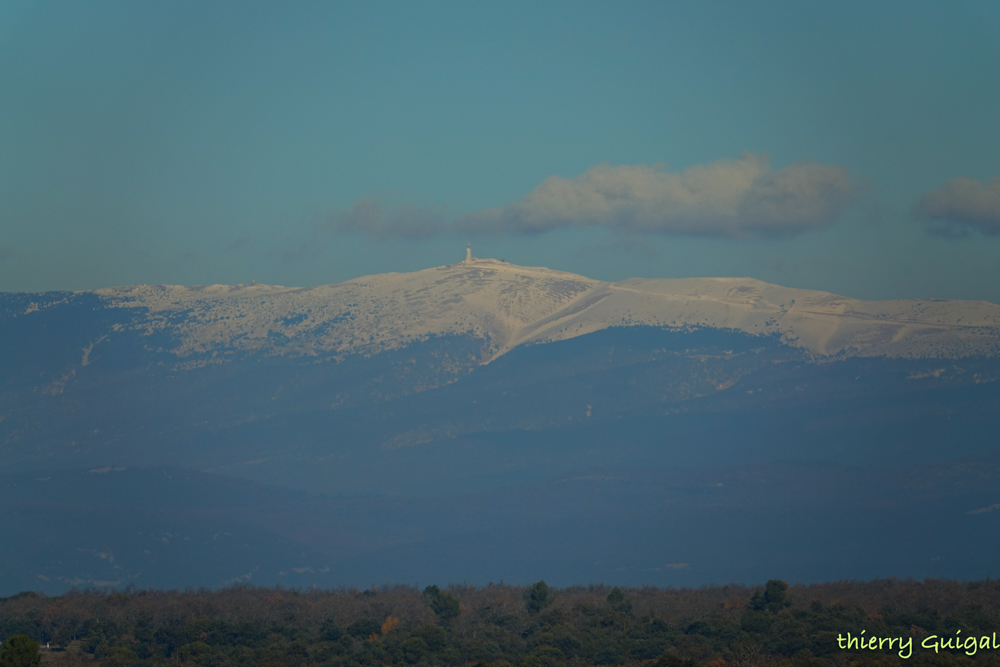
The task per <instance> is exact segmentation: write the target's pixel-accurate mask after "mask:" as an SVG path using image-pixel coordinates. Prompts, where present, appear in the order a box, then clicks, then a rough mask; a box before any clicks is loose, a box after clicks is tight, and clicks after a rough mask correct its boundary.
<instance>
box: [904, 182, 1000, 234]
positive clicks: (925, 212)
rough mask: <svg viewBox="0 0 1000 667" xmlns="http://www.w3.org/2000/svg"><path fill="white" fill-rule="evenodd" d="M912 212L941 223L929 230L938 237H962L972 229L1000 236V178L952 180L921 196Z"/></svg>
mask: <svg viewBox="0 0 1000 667" xmlns="http://www.w3.org/2000/svg"><path fill="white" fill-rule="evenodd" d="M913 211H914V214H915V215H916V216H917V217H920V218H924V219H927V220H933V221H935V222H936V223H938V224H936V225H935V226H933V227H931V228H930V231H931V232H933V233H936V234H942V235H946V236H962V235H964V234H966V233H968V231H969V230H970V229H978V230H979V231H981V232H982V233H983V234H987V235H990V236H992V235H995V234H1000V178H994V179H991V180H988V181H978V180H976V179H974V178H965V177H962V178H953V179H951V180H950V181H948V182H947V183H945V184H944V187H942V188H940V189H938V190H932V191H930V192H928V193H927V194H925V195H924V196H923V197H921V198H920V201H918V202H917V203H916V205H915V206H914V207H913Z"/></svg>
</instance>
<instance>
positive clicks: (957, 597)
mask: <svg viewBox="0 0 1000 667" xmlns="http://www.w3.org/2000/svg"><path fill="white" fill-rule="evenodd" d="M994 632H997V633H1000V582H995V581H979V582H956V581H945V580H925V581H922V582H918V581H909V580H905V581H904V580H897V579H884V580H876V581H870V582H835V583H827V584H816V585H809V586H788V585H787V584H786V583H784V582H782V581H780V580H777V579H775V580H771V581H769V582H767V584H766V585H764V586H757V587H752V586H708V587H703V588H698V589H659V588H653V587H643V588H617V587H615V588H612V587H608V586H603V585H593V586H586V587H583V586H572V587H568V588H563V589H554V588H551V587H549V586H548V585H546V584H545V582H544V581H540V582H537V583H535V584H533V585H531V586H511V585H505V584H499V585H497V584H490V585H488V586H483V587H474V586H455V585H452V586H448V587H445V588H441V587H439V586H428V587H426V588H424V589H423V590H421V589H419V588H416V587H412V586H401V585H396V586H383V587H380V588H377V587H372V588H370V589H367V590H357V589H346V588H345V589H339V590H319V589H310V590H297V589H283V588H257V587H253V586H243V585H241V586H233V587H230V588H224V589H220V590H205V589H201V590H187V591H156V590H136V589H134V588H129V589H125V590H72V591H70V592H68V593H66V594H64V595H61V596H45V595H40V594H36V593H27V592H26V593H19V594H17V595H14V596H11V597H8V598H0V640H2V641H3V642H4V643H3V647H4V648H2V649H0V667H36V665H37V663H30V662H24V660H28V659H29V658H28V657H26V656H29V657H31V659H32V660H33V659H34V658H33V656H35V655H36V653H37V646H38V644H39V643H41V644H42V645H45V644H48V645H50V646H52V647H57V648H60V649H62V648H65V649H66V650H57V651H43V654H44V657H45V662H46V664H48V663H52V667H83V666H84V665H89V666H90V667H159V666H163V667H167V666H170V667H180V666H191V667H353V666H355V665H359V666H360V665H364V666H366V667H367V666H376V665H418V666H423V665H427V666H434V667H450V666H456V667H457V666H469V667H477V666H478V667H508V666H512V665H518V666H520V665H525V666H527V667H570V666H576V665H581V666H582V665H616V666H617V665H630V666H639V665H644V666H647V667H762V666H764V665H771V666H773V667H846V666H850V665H857V666H859V667H888V665H890V664H891V665H900V664H903V663H914V664H916V663H919V664H920V665H922V666H926V667H947V665H966V664H968V665H971V664H972V663H976V664H979V665H988V667H1000V650H993V649H984V650H982V651H978V652H976V653H975V654H974V655H967V653H968V651H963V650H961V649H960V648H958V649H956V648H944V649H939V650H937V651H932V650H930V649H923V648H921V647H920V644H921V641H922V640H923V639H925V638H933V637H955V636H959V637H973V636H975V637H981V636H987V635H991V634H992V633H994ZM846 633H851V635H852V636H854V637H858V636H862V637H868V638H872V637H876V638H877V637H913V638H915V640H916V641H915V642H914V644H915V650H914V651H913V655H912V656H911V657H908V658H906V659H904V658H901V657H900V656H899V655H898V651H895V650H893V649H891V648H889V649H885V650H879V649H875V650H844V649H843V648H842V646H843V642H842V641H841V642H840V643H839V644H838V637H840V638H843V636H844V635H845V634H846ZM997 638H998V639H1000V635H998V637H997ZM928 641H929V640H928ZM938 643H939V644H940V642H938ZM8 645H9V646H11V647H13V648H9V647H8ZM29 645H30V646H31V647H35V648H32V649H31V650H29V649H27V648H25V647H26V646H29ZM864 645H865V644H862V646H864ZM927 645H928V646H930V645H931V644H930V643H928V644H927ZM33 651H34V652H33Z"/></svg>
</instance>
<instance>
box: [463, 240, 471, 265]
mask: <svg viewBox="0 0 1000 667" xmlns="http://www.w3.org/2000/svg"><path fill="white" fill-rule="evenodd" d="M465 261H466V262H472V244H471V243H470V244H469V245H468V246H467V247H466V248H465Z"/></svg>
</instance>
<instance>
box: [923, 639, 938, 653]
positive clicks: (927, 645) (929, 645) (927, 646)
mask: <svg viewBox="0 0 1000 667" xmlns="http://www.w3.org/2000/svg"><path fill="white" fill-rule="evenodd" d="M932 639H937V635H930V636H929V637H925V638H924V641H922V642H920V646H922V647H923V648H932V649H934V652H935V653H937V652H938V646H939V644H938V643H937V642H931V643H930V644H928V643H927V642H930V641H931V640H932Z"/></svg>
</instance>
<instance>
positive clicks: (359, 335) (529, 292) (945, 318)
mask: <svg viewBox="0 0 1000 667" xmlns="http://www.w3.org/2000/svg"><path fill="white" fill-rule="evenodd" d="M73 294H75V295H83V294H91V295H95V296H96V297H98V298H99V299H100V300H101V302H102V303H103V304H104V305H105V307H109V308H119V309H134V311H135V313H136V314H135V316H134V317H132V318H131V321H130V322H128V323H121V322H119V323H116V325H115V327H117V328H115V329H114V331H120V330H122V329H132V330H133V331H136V332H137V333H140V334H141V335H146V336H148V335H151V334H154V333H157V332H169V333H171V334H172V335H173V336H174V337H175V338H176V339H177V341H178V342H177V344H176V345H175V346H174V347H173V348H171V349H170V350H169V351H170V352H172V353H173V354H174V355H175V356H176V357H177V358H179V359H183V358H188V357H192V356H197V355H203V356H204V355H208V356H211V357H213V358H214V360H213V363H219V362H221V361H223V360H225V355H227V354H229V355H231V354H234V353H237V352H242V353H260V352H263V353H265V354H267V355H280V356H313V357H318V358H321V357H331V358H335V359H341V358H343V357H344V356H345V355H348V354H352V353H359V352H360V353H363V354H375V353H378V352H381V351H385V350H390V349H399V348H401V347H405V346H406V345H408V344H410V343H412V342H415V341H420V340H427V339H428V338H431V337H435V336H443V335H461V336H471V337H472V338H474V339H476V340H478V341H479V342H480V345H481V349H480V357H481V360H480V361H481V363H489V362H490V361H493V360H495V359H496V358H498V357H499V356H502V355H503V354H505V353H507V352H509V351H510V350H512V349H513V348H515V347H517V346H518V345H523V344H533V343H546V342H554V341H559V340H567V339H569V338H574V337H577V336H580V335H584V334H588V333H593V332H595V331H600V330H602V329H605V328H608V327H612V326H658V327H663V328H667V329H678V330H683V329H687V328H692V327H709V328H724V329H733V330H737V331H741V332H745V333H749V334H752V335H777V336H779V337H780V338H781V339H782V340H783V341H784V342H786V343H787V344H790V345H793V346H797V347H800V348H803V349H804V350H807V351H808V352H810V353H812V354H814V355H818V356H820V357H829V356H835V355H844V356H889V357H900V358H922V357H941V358H958V357H964V356H974V355H982V356H996V355H998V354H1000V306H997V305H995V304H992V303H989V302H985V301H957V300H937V299H909V300H892V301H862V300H859V299H851V298H849V297H843V296H839V295H836V294H831V293H828V292H821V291H817V290H804V289H796V288H786V287H781V286H778V285H773V284H769V283H765V282H763V281H760V280H756V279H753V278H676V279H665V278H659V279H647V278H630V279H627V280H623V281H618V282H604V281H597V280H593V279H590V278H586V277H584V276H579V275H576V274H572V273H566V272H562V271H554V270H551V269H547V268H544V267H522V266H518V265H514V264H508V263H506V262H500V261H497V260H491V259H473V260H471V261H465V262H461V263H459V264H453V265H445V266H440V267H434V268H430V269H423V270H420V271H415V272H411V273H385V274H376V275H371V276H363V277H360V278H355V279H352V280H348V281H345V282H341V283H333V284H329V285H320V286H315V287H284V286H275V285H257V284H250V285H245V284H243V285H235V286H228V285H207V286H194V287H183V286H176V285H159V286H145V285H139V286H122V287H112V288H104V289H98V290H89V291H85V292H75V293H73ZM39 309H40V306H39V305H38V304H37V303H36V302H34V301H32V302H30V303H29V304H28V305H27V306H26V307H25V309H24V311H23V312H21V313H20V315H29V314H31V313H32V312H36V311H38V310H39ZM114 331H109V332H107V335H111V334H112V333H114ZM104 340H105V339H104V338H100V337H99V338H97V339H95V340H93V341H92V342H91V344H90V347H88V348H85V349H83V350H81V360H82V362H84V363H85V362H86V361H87V357H88V355H89V354H90V351H92V349H93V347H94V346H98V345H100V344H101V343H102V342H103V341H104ZM220 353H221V354H222V355H223V356H222V357H220V356H219V355H220ZM205 363H208V361H207V360H206V361H205Z"/></svg>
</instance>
